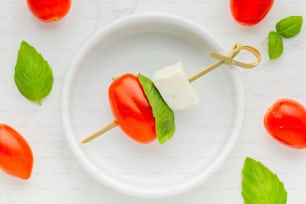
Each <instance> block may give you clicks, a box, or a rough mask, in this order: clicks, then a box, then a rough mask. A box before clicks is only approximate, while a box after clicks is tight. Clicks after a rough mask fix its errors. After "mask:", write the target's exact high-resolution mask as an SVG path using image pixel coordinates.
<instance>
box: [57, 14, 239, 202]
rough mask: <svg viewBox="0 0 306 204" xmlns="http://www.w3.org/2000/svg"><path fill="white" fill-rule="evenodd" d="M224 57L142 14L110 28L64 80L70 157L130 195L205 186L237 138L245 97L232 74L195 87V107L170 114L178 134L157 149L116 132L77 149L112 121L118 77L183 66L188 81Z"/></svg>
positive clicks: (220, 73) (190, 31)
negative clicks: (112, 95) (197, 98)
mask: <svg viewBox="0 0 306 204" xmlns="http://www.w3.org/2000/svg"><path fill="white" fill-rule="evenodd" d="M212 50H215V51H220V52H222V53H224V50H223V49H222V48H221V46H220V45H219V44H218V43H217V42H216V40H215V39H214V38H212V37H211V36H210V35H209V34H208V32H206V31H205V30H203V29H202V28H200V27H199V26H197V25H195V24H193V23H192V22H190V21H187V20H184V19H182V18H179V17H174V16H169V15H162V14H147V15H135V16H129V17H126V18H124V19H121V20H118V21H116V22H113V23H111V24H109V25H107V26H105V27H104V28H102V29H101V30H99V31H98V32H97V33H96V34H94V35H93V36H92V37H91V38H90V39H89V40H88V41H87V42H86V43H85V44H84V46H82V47H81V49H80V50H79V53H78V54H77V55H76V57H75V58H74V60H73V63H72V64H71V67H70V68H69V70H68V72H67V75H66V78H65V80H64V86H63V95H62V116H63V124H64V129H65V132H66V136H67V138H68V141H69V143H70V145H71V146H72V149H73V152H74V153H75V155H76V157H77V158H78V159H79V160H80V162H81V164H82V165H83V166H84V167H85V169H86V170H87V171H88V172H89V173H90V174H91V175H92V176H93V177H94V178H96V179H97V180H99V181H100V182H101V183H103V184H104V185H106V186H109V187H111V188H112V189H114V190H117V191H120V192H123V193H127V194H129V195H135V196H144V197H162V196H169V195H174V194H178V193H181V192H183V191H186V190H189V189H191V188H192V187H195V186H197V185H198V184H200V183H202V182H203V181H204V180H205V179H207V178H208V177H209V176H210V175H211V174H212V173H213V172H214V171H216V170H217V169H218V167H219V166H220V165H221V164H222V162H223V161H224V160H225V159H226V157H227V156H228V154H229V153H230V152H231V150H232V148H233V146H234V145H235V142H236V140H237V137H238V136H239V133H240V129H241V125H242V120H243V109H244V100H243V99H244V97H243V91H242V86H241V84H240V80H239V75H238V73H237V72H236V68H233V67H231V66H227V65H224V66H222V67H220V68H218V69H216V70H214V71H212V72H210V73H208V74H207V75H205V76H204V77H202V78H201V79H198V80H197V81H195V82H193V85H194V86H195V88H196V89H197V91H198V93H199V96H200V103H199V104H197V105H196V106H194V107H192V108H190V109H188V110H184V111H180V112H176V113H175V116H176V126H177V130H176V133H175V135H174V136H173V138H172V139H171V140H170V141H168V142H167V143H166V144H164V145H161V144H159V143H158V142H157V141H155V142H153V143H151V144H146V145H144V144H139V143H136V142H134V141H133V140H131V139H130V138H129V137H127V136H126V135H125V134H124V133H123V132H122V131H121V129H120V128H116V129H114V130H111V131H109V132H108V133H106V134H105V135H103V136H101V137H100V138H98V139H96V140H94V141H92V142H90V143H87V144H81V143H80V141H81V140H82V138H84V137H85V136H87V135H89V134H90V133H92V132H94V131H96V130H97V129H99V128H101V127H102V126H104V125H106V124H108V123H109V122H111V121H112V120H113V116H112V114H111V111H110V107H109V101H108V95H107V91H108V87H109V85H110V83H111V82H112V78H113V77H117V76H120V75H122V74H124V73H127V72H129V73H135V74H137V73H139V72H141V73H142V74H145V75H147V76H151V75H152V74H153V73H154V72H155V71H156V70H158V69H160V68H163V67H165V66H167V65H170V64H174V63H176V62H178V61H182V62H183V63H184V64H185V67H186V69H187V72H188V73H189V74H190V75H192V74H194V73H196V72H197V71H199V70H200V69H202V68H204V67H206V66H207V65H209V64H211V63H213V62H214V60H213V59H210V57H209V52H210V51H212Z"/></svg>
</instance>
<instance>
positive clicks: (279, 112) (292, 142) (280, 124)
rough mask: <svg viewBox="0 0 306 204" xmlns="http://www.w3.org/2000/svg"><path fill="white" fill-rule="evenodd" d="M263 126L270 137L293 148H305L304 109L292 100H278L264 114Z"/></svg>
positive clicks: (305, 110) (305, 119)
mask: <svg viewBox="0 0 306 204" xmlns="http://www.w3.org/2000/svg"><path fill="white" fill-rule="evenodd" d="M264 125H265V128H266V130H267V131H268V132H269V133H270V135H271V136H272V137H273V138H275V139H276V140H278V141H279V142H281V143H283V144H285V145H287V146H289V147H293V148H305V147H306V109H305V107H304V106H303V105H302V104H300V103H299V102H297V101H295V100H293V99H286V98H284V99H279V100H278V101H276V102H275V103H274V104H273V105H272V106H271V107H270V108H269V109H268V111H267V112H266V114H265V117H264Z"/></svg>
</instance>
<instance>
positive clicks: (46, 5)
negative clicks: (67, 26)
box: [27, 0, 71, 22]
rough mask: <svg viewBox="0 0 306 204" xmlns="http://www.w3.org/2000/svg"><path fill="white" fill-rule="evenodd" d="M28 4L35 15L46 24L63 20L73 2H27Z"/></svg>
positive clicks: (69, 0)
mask: <svg viewBox="0 0 306 204" xmlns="http://www.w3.org/2000/svg"><path fill="white" fill-rule="evenodd" d="M27 3H28V6H29V8H30V10H31V12H32V13H33V15H34V16H36V17H37V18H38V19H40V20H42V21H44V22H53V21H57V20H59V19H61V18H63V17H64V16H66V15H67V13H68V12H69V10H70V7H71V0H27Z"/></svg>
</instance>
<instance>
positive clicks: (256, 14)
mask: <svg viewBox="0 0 306 204" xmlns="http://www.w3.org/2000/svg"><path fill="white" fill-rule="evenodd" d="M273 3H274V0H230V8H231V12H232V16H233V17H234V19H235V20H236V21H237V22H238V23H240V24H242V25H246V26H252V25H255V24H257V23H259V22H260V21H261V20H262V19H263V18H264V17H265V16H266V15H267V13H268V12H269V11H270V9H271V7H272V5H273Z"/></svg>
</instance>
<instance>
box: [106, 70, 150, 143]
mask: <svg viewBox="0 0 306 204" xmlns="http://www.w3.org/2000/svg"><path fill="white" fill-rule="evenodd" d="M109 100H110V104H111V109H112V112H113V114H114V117H115V122H116V123H117V124H118V125H119V126H120V127H121V129H122V130H123V131H124V132H125V133H126V134H127V135H129V136H130V137H131V138H132V139H134V140H136V141H138V142H140V143H149V142H152V141H153V140H154V139H155V138H156V130H155V119H154V116H153V112H152V108H151V106H150V104H149V101H148V99H147V96H146V95H145V93H144V91H143V88H142V86H141V84H140V82H139V80H138V77H137V76H135V75H133V74H125V75H123V76H121V77H119V78H116V79H115V80H114V81H113V82H112V84H111V85H110V87H109Z"/></svg>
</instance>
